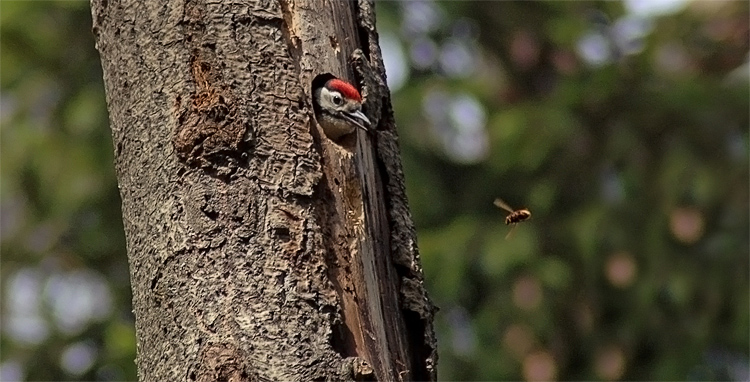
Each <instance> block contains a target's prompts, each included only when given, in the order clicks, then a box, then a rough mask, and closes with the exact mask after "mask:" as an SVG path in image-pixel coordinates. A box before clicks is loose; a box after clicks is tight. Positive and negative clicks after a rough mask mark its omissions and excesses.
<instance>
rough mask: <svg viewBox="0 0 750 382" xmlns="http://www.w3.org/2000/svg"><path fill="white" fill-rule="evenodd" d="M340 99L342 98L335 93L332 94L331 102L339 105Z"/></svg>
mask: <svg viewBox="0 0 750 382" xmlns="http://www.w3.org/2000/svg"><path fill="white" fill-rule="evenodd" d="M341 101H342V100H341V97H340V96H337V95H335V96H333V103H335V104H336V105H341Z"/></svg>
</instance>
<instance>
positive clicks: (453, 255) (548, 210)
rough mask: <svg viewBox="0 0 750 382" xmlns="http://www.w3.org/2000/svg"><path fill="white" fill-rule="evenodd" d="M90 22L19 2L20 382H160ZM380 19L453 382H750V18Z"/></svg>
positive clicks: (16, 209) (439, 9)
mask: <svg viewBox="0 0 750 382" xmlns="http://www.w3.org/2000/svg"><path fill="white" fill-rule="evenodd" d="M88 7H89V4H88V2H85V1H55V2H45V1H5V0H3V1H1V2H0V90H1V93H0V111H1V114H0V121H1V123H2V128H1V130H0V133H1V136H0V138H1V139H0V151H1V153H2V157H1V159H2V160H1V161H0V169H1V170H2V173H1V176H0V224H1V228H2V230H1V235H0V238H1V241H0V251H1V252H2V270H1V272H0V276H1V278H2V279H1V284H0V285H2V294H1V297H2V304H0V306H1V309H2V312H1V313H2V314H1V315H0V334H1V337H0V379H2V380H3V381H14V380H32V381H34V380H103V381H104V380H135V378H136V375H135V365H134V358H135V336H134V325H133V316H132V313H131V312H130V310H131V308H130V298H131V296H130V286H129V277H128V268H127V257H126V252H125V241H124V236H123V231H122V222H121V215H120V200H119V194H118V191H117V184H116V179H115V175H114V166H113V149H112V142H111V137H110V133H109V129H108V122H107V112H106V104H105V101H104V88H103V83H102V73H101V67H100V63H99V58H98V56H97V52H96V50H95V49H94V41H93V36H92V33H91V31H90V28H91V20H90V12H89V8H88ZM377 12H378V14H377V16H378V24H379V30H380V38H381V46H382V48H383V52H384V55H385V58H386V65H387V71H388V83H389V85H390V88H391V90H392V92H393V103H394V109H395V112H396V118H397V121H398V125H399V131H400V135H401V148H402V154H403V163H404V167H405V172H406V179H407V192H408V195H409V200H410V205H411V209H412V212H413V215H414V219H415V223H416V225H417V228H418V238H419V246H420V249H421V253H422V260H423V265H424V269H425V275H426V278H427V283H428V289H429V291H430V293H431V296H432V298H433V299H434V301H435V303H436V304H437V305H438V306H439V307H440V311H439V313H438V315H437V318H436V322H435V324H436V329H437V334H438V339H439V352H440V353H439V355H440V359H439V376H440V379H441V380H446V381H447V380H530V381H531V380H743V381H747V380H748V379H750V371H749V368H750V366H749V363H748V359H749V358H748V357H749V356H750V350H749V348H748V347H749V344H748V341H749V338H750V329H749V325H750V324H749V322H750V300H749V298H750V297H749V296H750V285H748V279H749V278H750V276H749V272H750V270H749V265H748V263H749V255H750V254H749V245H750V243H749V242H748V238H749V237H750V225H749V223H748V219H749V217H748V211H749V209H750V206H749V205H748V200H749V196H748V186H749V184H750V179H749V177H748V171H749V168H748V166H749V163H750V158H749V156H748V155H749V154H748V153H749V150H748V129H749V122H748V120H749V108H750V87H749V85H748V77H749V76H750V68H749V67H748V41H749V40H750V38H749V24H750V23H749V21H748V19H749V17H748V13H749V12H750V9H749V6H748V2H746V1H720V0H712V1H688V0H660V1H657V0H630V1H625V2H582V1H548V2H530V1H528V2H510V1H483V2H468V1H467V2H435V1H409V2H381V3H378V8H377ZM496 197H501V198H503V199H505V200H506V201H507V202H508V203H509V204H511V205H512V206H514V207H518V208H520V207H527V208H529V209H530V210H531V212H532V214H533V216H532V219H531V220H530V221H529V222H526V223H523V224H521V225H519V227H517V229H516V230H515V231H514V233H513V235H512V237H511V238H510V239H509V240H506V239H505V236H506V233H507V232H508V227H506V226H505V225H504V224H503V220H504V217H505V212H504V211H502V210H500V209H498V208H496V207H494V206H493V204H492V202H493V200H494V199H495V198H496Z"/></svg>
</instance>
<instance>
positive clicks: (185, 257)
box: [91, 0, 436, 381]
mask: <svg viewBox="0 0 750 382" xmlns="http://www.w3.org/2000/svg"><path fill="white" fill-rule="evenodd" d="M91 5H92V15H93V20H94V27H93V30H94V33H95V35H96V39H97V48H98V49H99V51H100V53H101V57H102V66H103V69H104V77H105V86H106V93H107V102H108V106H109V112H110V124H111V128H112V134H113V139H114V143H115V148H116V149H115V150H116V153H115V154H116V168H117V173H118V180H119V185H120V192H121V196H122V200H123V219H124V222H125V230H126V236H127V245H128V257H129V261H130V269H131V282H132V287H133V307H134V312H135V316H136V333H137V337H138V360H137V362H138V371H139V378H140V379H141V380H143V381H179V380H186V381H215V380H227V381H272V380H297V381H313V380H318V381H325V380H382V381H392V380H435V378H436V375H435V366H436V365H435V362H436V349H435V339H434V334H433V331H432V315H433V310H434V308H433V306H432V304H431V303H430V301H429V299H428V298H427V294H426V292H425V290H424V287H423V278H422V270H421V265H420V261H419V257H418V252H417V247H416V241H415V234H414V228H413V225H412V222H411V217H410V214H409V210H408V207H407V203H406V196H405V193H404V186H403V174H402V172H401V164H400V160H399V152H398V144H397V139H396V132H395V124H394V121H393V115H392V111H391V109H390V99H389V96H388V93H387V91H385V92H376V91H372V92H370V93H369V94H368V95H367V97H368V98H369V99H368V105H370V106H368V107H370V110H369V112H370V113H371V114H372V113H376V114H378V117H379V118H378V119H377V120H378V121H379V122H378V126H377V132H375V133H374V134H372V135H369V136H368V135H365V134H357V135H356V136H352V137H350V138H349V139H347V140H344V142H340V143H334V142H331V141H330V140H328V139H327V138H325V136H324V135H323V134H322V132H321V131H320V129H319V127H318V126H317V124H316V123H315V120H314V115H313V111H312V110H313V109H312V105H311V88H310V85H311V83H312V80H313V78H314V77H315V76H316V75H318V74H322V73H332V74H334V75H336V76H338V77H342V78H345V79H348V80H350V81H351V82H352V83H356V79H355V77H354V73H353V72H352V69H351V65H350V64H349V58H350V55H351V53H352V52H353V51H354V49H355V48H357V47H360V48H362V49H363V50H364V52H365V56H366V57H368V60H369V63H370V65H372V67H373V68H374V70H375V72H376V74H378V75H379V78H380V80H381V81H382V79H384V75H385V73H384V71H383V65H382V58H381V56H380V50H379V48H378V44H377V35H376V32H375V28H374V13H373V11H372V4H371V3H369V2H367V1H364V0H363V1H360V2H359V3H356V2H344V1H325V0H298V1H292V0H257V1H239V2H210V1H207V0H185V1H174V2H157V1H150V2H138V1H133V0H122V1H118V2H110V1H108V0H92V3H91ZM379 105H383V107H382V109H381V108H380V107H379Z"/></svg>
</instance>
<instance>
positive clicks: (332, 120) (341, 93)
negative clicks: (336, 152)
mask: <svg viewBox="0 0 750 382" xmlns="http://www.w3.org/2000/svg"><path fill="white" fill-rule="evenodd" d="M313 97H314V105H313V107H314V109H315V117H316V118H317V119H318V123H319V124H320V126H321V127H322V128H323V132H325V134H326V136H328V138H330V139H331V140H334V141H336V140H338V139H339V138H341V137H342V136H344V135H346V134H349V133H352V132H353V131H354V130H355V129H356V128H360V129H362V130H364V131H368V129H369V127H370V120H369V119H367V117H366V116H365V114H364V113H362V96H361V95H359V91H357V88H355V87H354V86H352V84H350V83H348V82H346V81H343V80H341V79H338V78H335V77H333V78H331V79H329V80H328V81H326V82H325V83H324V84H323V85H322V86H319V87H317V88H315V89H313Z"/></svg>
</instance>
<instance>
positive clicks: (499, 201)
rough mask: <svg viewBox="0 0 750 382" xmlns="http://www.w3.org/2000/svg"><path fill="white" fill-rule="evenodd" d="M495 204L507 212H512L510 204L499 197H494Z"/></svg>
mask: <svg viewBox="0 0 750 382" xmlns="http://www.w3.org/2000/svg"><path fill="white" fill-rule="evenodd" d="M495 206H497V207H499V208H502V209H504V210H506V211H508V212H510V213H513V209H512V208H510V206H509V205H508V203H505V202H504V201H503V200H502V199H500V198H497V199H495Z"/></svg>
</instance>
